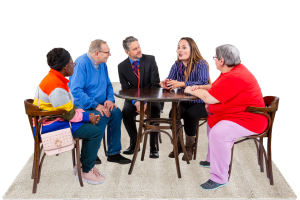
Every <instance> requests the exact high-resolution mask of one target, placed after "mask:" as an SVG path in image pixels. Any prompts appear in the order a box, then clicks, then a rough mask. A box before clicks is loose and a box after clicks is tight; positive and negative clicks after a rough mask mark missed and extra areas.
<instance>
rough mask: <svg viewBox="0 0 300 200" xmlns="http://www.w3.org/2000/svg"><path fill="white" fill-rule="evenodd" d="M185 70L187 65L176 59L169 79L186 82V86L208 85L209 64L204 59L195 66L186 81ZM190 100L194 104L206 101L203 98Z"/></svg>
mask: <svg viewBox="0 0 300 200" xmlns="http://www.w3.org/2000/svg"><path fill="white" fill-rule="evenodd" d="M184 70H185V66H184V65H183V64H182V61H180V62H179V63H178V62H177V61H175V63H174V65H173V66H172V68H171V70H170V73H169V76H168V78H167V79H172V80H177V81H179V82H184V83H185V85H186V86H193V85H208V79H209V72H208V65H207V64H206V62H205V61H204V60H200V61H199V62H198V63H197V64H196V66H194V69H193V70H192V71H191V73H190V76H189V78H188V80H187V81H185V75H184ZM189 102H190V103H193V104H194V103H204V101H202V100H201V99H199V100H194V101H189Z"/></svg>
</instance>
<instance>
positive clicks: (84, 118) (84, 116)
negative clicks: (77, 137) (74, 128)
mask: <svg viewBox="0 0 300 200" xmlns="http://www.w3.org/2000/svg"><path fill="white" fill-rule="evenodd" d="M89 121H90V116H89V113H86V112H83V113H82V122H89Z"/></svg>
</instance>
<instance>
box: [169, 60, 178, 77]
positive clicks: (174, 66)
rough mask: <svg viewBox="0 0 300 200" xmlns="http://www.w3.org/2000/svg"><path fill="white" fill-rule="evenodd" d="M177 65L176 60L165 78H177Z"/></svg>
mask: <svg viewBox="0 0 300 200" xmlns="http://www.w3.org/2000/svg"><path fill="white" fill-rule="evenodd" d="M176 67H177V65H176V62H175V64H174V65H172V67H171V70H170V73H169V76H168V78H167V79H172V80H177V69H176Z"/></svg>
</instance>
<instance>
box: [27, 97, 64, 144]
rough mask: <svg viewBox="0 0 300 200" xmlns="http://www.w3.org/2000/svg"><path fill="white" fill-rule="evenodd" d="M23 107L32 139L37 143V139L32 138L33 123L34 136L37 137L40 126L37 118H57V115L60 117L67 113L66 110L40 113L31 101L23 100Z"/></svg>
mask: <svg viewBox="0 0 300 200" xmlns="http://www.w3.org/2000/svg"><path fill="white" fill-rule="evenodd" d="M24 105H25V112H26V114H27V115H28V120H29V124H30V127H31V131H32V136H33V139H38V141H40V140H39V137H36V138H35V137H34V130H33V123H34V124H35V133H36V134H35V135H39V130H40V125H41V123H38V121H39V120H38V118H39V117H45V116H46V117H47V118H48V117H49V116H53V117H58V116H59V115H62V114H64V113H66V112H67V111H66V110H55V111H42V110H40V109H39V108H38V107H37V106H36V105H34V104H33V99H25V100H24Z"/></svg>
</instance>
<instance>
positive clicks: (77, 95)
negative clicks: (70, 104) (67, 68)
mask: <svg viewBox="0 0 300 200" xmlns="http://www.w3.org/2000/svg"><path fill="white" fill-rule="evenodd" d="M86 73H87V71H86V66H85V63H82V62H78V63H77V65H76V67H75V68H74V73H73V75H72V77H70V83H69V86H70V90H71V92H72V95H73V97H74V100H75V104H76V105H78V106H79V107H81V108H82V109H91V108H96V107H97V105H98V102H96V101H95V99H94V98H91V97H89V96H88V95H87V94H86V93H85V92H84V87H85V84H86V81H87V80H86V79H87V77H86Z"/></svg>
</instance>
